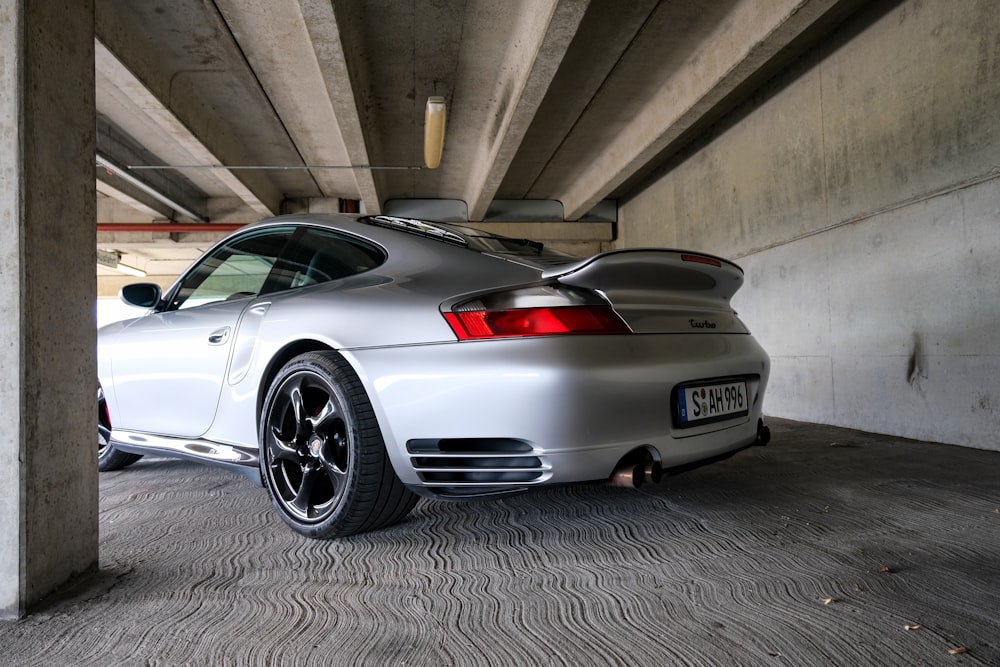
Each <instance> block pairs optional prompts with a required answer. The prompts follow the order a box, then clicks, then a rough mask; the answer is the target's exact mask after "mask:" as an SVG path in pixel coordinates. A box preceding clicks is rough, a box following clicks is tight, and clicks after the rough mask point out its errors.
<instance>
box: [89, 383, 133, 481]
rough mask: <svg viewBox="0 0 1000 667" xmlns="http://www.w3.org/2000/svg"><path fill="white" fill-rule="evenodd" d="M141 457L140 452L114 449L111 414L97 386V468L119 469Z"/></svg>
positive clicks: (106, 469) (103, 470)
mask: <svg viewBox="0 0 1000 667" xmlns="http://www.w3.org/2000/svg"><path fill="white" fill-rule="evenodd" d="M141 458H142V455H141V454H130V453H128V452H122V451H119V450H117V449H115V447H114V445H112V444H111V416H110V415H109V414H108V404H107V401H105V400H104V390H103V389H101V388H100V387H98V388H97V469H98V470H100V471H101V472H107V471H109V470H121V469H122V468H124V467H125V466H129V465H132V464H133V463H135V462H136V461H138V460H139V459H141Z"/></svg>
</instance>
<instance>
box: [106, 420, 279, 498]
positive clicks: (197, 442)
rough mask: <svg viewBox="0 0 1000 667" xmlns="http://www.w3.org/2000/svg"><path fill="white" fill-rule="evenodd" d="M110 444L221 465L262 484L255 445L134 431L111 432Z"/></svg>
mask: <svg viewBox="0 0 1000 667" xmlns="http://www.w3.org/2000/svg"><path fill="white" fill-rule="evenodd" d="M111 444H112V445H113V446H114V448H115V449H120V450H121V451H123V452H129V453H131V454H142V455H143V456H163V457H166V458H171V459H186V460H189V461H196V462H198V463H204V464H207V465H211V466H216V467H218V468H225V469H226V470H231V471H233V472H238V473H239V474H241V475H243V476H245V477H246V478H248V479H249V480H250V481H251V482H253V483H254V484H256V485H257V486H263V485H264V482H263V480H262V479H261V476H260V457H259V455H258V451H257V448H256V447H253V448H250V447H240V446H237V445H226V444H223V443H221V442H213V441H211V440H201V439H199V438H172V437H169V436H164V435H150V434H149V433H138V432H136V431H121V430H113V431H111Z"/></svg>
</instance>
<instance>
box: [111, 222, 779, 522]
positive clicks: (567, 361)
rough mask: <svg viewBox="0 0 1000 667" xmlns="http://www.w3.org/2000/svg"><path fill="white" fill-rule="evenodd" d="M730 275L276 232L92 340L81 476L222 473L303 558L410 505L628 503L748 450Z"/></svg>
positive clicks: (138, 287)
mask: <svg viewBox="0 0 1000 667" xmlns="http://www.w3.org/2000/svg"><path fill="white" fill-rule="evenodd" d="M742 283H743V272H742V271H741V270H740V268H739V267H737V266H736V265H735V264H732V263H731V262H728V261H726V260H723V259H719V258H717V257H712V256H710V255H705V254H702V253H695V252H686V251H679V250H663V249H639V250H620V251H613V252H606V253H601V254H599V255H595V256H593V257H590V258H577V257H571V256H568V255H565V254H561V253H557V252H553V251H551V250H549V249H547V248H544V247H543V246H542V244H540V243H537V242H534V241H529V240H524V239H511V238H504V237H499V236H495V235H491V234H487V233H484V232H480V231H476V230H474V229H469V228H466V227H460V226H454V225H450V224H443V223H434V222H425V221H421V220H410V219H403V218H395V217H388V216H372V217H362V218H354V217H348V216H282V217H278V218H272V219H269V220H264V221H261V222H259V223H255V224H253V225H248V226H247V227H244V228H243V229H241V230H239V231H238V232H235V233H234V234H232V235H230V236H229V237H228V238H226V239H224V240H223V241H221V242H220V243H218V244H217V245H215V246H214V247H213V248H212V249H210V250H209V251H208V252H207V253H205V255H204V256H203V257H202V258H201V259H199V260H198V261H197V262H196V263H195V264H194V265H193V266H192V267H191V268H190V269H188V271H187V272H186V273H184V274H183V275H182V276H181V277H180V278H179V279H178V280H177V281H176V282H175V283H174V285H173V286H172V287H171V288H170V289H168V290H167V291H166V292H165V293H161V290H160V288H159V287H158V286H156V285H154V284H150V283H139V284H134V285H129V286H127V287H125V288H123V289H122V293H121V296H122V299H123V300H124V301H126V302H127V303H129V304H132V305H136V306H141V307H144V308H148V309H149V312H148V313H147V314H146V315H144V316H143V317H139V318H137V319H133V320H128V321H125V322H119V323H116V324H112V325H109V326H106V327H104V328H102V329H101V330H100V332H99V343H98V375H99V382H100V385H99V389H98V421H99V428H98V462H99V463H98V465H99V468H100V469H101V470H116V469H119V468H123V467H125V466H127V465H129V464H130V463H133V462H134V461H136V460H138V459H139V458H140V457H141V456H142V455H144V454H153V455H160V456H169V457H183V458H186V459H193V460H197V461H201V462H205V463H211V464H216V465H221V466H225V467H227V468H229V469H231V470H237V471H240V472H242V473H244V474H245V475H247V476H248V477H250V478H251V479H252V480H254V481H255V482H256V483H258V484H262V485H263V486H265V487H266V488H267V490H268V492H269V493H270V495H271V498H272V500H273V503H274V506H275V508H276V509H277V510H278V513H279V515H280V516H281V518H282V519H284V521H285V522H286V523H288V525H290V526H291V527H292V528H293V529H295V530H297V531H298V532H300V533H302V534H304V535H307V536H309V537H316V538H330V537H338V536H344V535H351V534H354V533H358V532H362V531H367V530H372V529H376V528H380V527H383V526H386V525H389V524H391V523H394V522H396V521H399V520H400V519H401V518H402V517H404V516H405V515H406V514H407V512H409V511H410V509H411V508H412V507H413V505H414V504H415V503H416V501H417V497H418V495H423V496H429V497H433V498H446V499H472V498H483V497H495V496H499V495H502V494H508V493H514V492H519V491H524V490H527V489H530V488H532V487H537V486H541V485H548V484H564V483H569V482H584V481H594V480H610V481H612V482H614V483H618V484H629V485H632V486H638V485H639V484H641V483H643V482H644V481H658V480H659V477H660V475H661V474H662V473H663V471H665V470H666V471H674V470H681V469H685V468H688V467H692V466H694V465H698V464H702V463H705V462H709V461H713V460H718V459H720V458H724V457H727V456H730V455H732V454H733V453H735V452H736V451H738V450H740V449H743V448H745V447H748V446H750V445H753V444H765V443H766V442H767V440H768V430H767V428H766V427H765V426H764V424H763V420H762V418H761V404H762V402H763V398H764V388H765V386H766V385H767V379H768V371H769V367H770V362H769V360H768V357H767V354H765V352H764V351H763V350H762V349H761V347H760V346H759V345H758V344H757V342H756V341H755V340H754V339H753V338H752V337H751V336H750V334H749V332H748V331H747V328H746V326H745V325H744V324H743V323H742V322H741V321H740V320H739V319H738V318H737V316H736V313H735V312H733V309H732V307H731V306H730V298H731V297H732V295H733V294H734V293H735V292H736V290H738V289H739V287H740V285H741V284H742Z"/></svg>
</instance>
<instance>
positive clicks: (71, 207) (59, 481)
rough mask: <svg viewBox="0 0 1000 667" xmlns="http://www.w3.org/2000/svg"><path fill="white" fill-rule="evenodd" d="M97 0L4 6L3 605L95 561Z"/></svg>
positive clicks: (0, 129)
mask: <svg viewBox="0 0 1000 667" xmlns="http://www.w3.org/2000/svg"><path fill="white" fill-rule="evenodd" d="M93 62H94V4H93V0H76V1H74V2H70V3H67V2H61V1H57V0H19V2H7V3H3V5H2V7H0V276H2V277H3V280H0V312H2V313H3V315H4V316H3V317H2V318H0V341H3V344H2V346H0V368H3V373H2V377H0V405H3V406H4V413H3V414H4V418H3V419H2V420H0V617H5V618H12V617H18V616H23V615H24V614H26V613H27V612H28V610H29V609H30V608H31V606H32V605H34V604H36V603H37V602H39V601H40V600H41V599H42V598H44V597H45V596H46V595H48V594H49V593H51V592H52V591H53V590H55V589H56V588H57V587H58V586H60V585H62V584H64V583H65V582H66V581H68V580H69V579H71V578H72V577H74V576H77V575H79V574H81V573H83V572H86V571H87V570H90V569H93V568H96V567H97V564H98V512H97V493H98V485H97V457H96V451H97V450H96V448H95V444H96V443H95V440H94V437H95V431H94V425H95V422H94V407H95V400H96V390H97V387H96V378H97V367H96V366H97V365H96V360H95V358H94V349H95V347H96V337H95V336H96V334H95V329H94V303H95V288H94V264H95V261H96V258H95V254H94V234H95V232H94V206H95V203H94V202H95V199H96V192H95V188H94V171H93V169H94V150H95V131H96V130H95V127H96V115H95V112H94V69H93Z"/></svg>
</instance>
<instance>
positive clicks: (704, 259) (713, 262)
mask: <svg viewBox="0 0 1000 667" xmlns="http://www.w3.org/2000/svg"><path fill="white" fill-rule="evenodd" d="M681 260H682V261H685V262H694V263H696V264H708V265H710V266H719V267H721V266H722V262H721V261H720V260H718V259H716V258H715V257H708V256H707V255H689V254H684V255H681Z"/></svg>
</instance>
